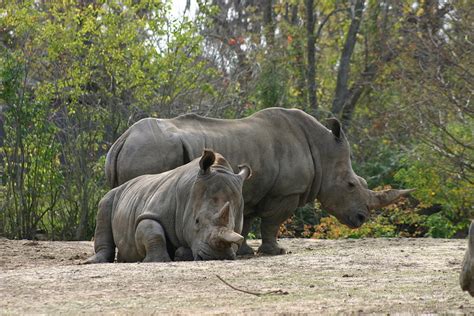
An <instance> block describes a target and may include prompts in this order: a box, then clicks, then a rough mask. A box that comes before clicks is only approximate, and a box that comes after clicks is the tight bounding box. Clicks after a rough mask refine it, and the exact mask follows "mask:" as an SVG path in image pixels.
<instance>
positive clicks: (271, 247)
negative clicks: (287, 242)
mask: <svg viewBox="0 0 474 316" xmlns="http://www.w3.org/2000/svg"><path fill="white" fill-rule="evenodd" d="M258 253H260V254H264V255H271V256H276V255H284V254H286V249H285V248H282V247H280V246H278V244H276V243H275V244H269V243H263V244H262V245H261V246H260V248H258Z"/></svg>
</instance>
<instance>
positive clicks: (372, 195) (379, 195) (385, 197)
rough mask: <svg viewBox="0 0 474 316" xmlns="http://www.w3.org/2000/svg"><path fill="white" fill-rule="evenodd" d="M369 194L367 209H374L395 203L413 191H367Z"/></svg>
mask: <svg viewBox="0 0 474 316" xmlns="http://www.w3.org/2000/svg"><path fill="white" fill-rule="evenodd" d="M367 191H368V192H369V201H368V203H367V206H368V207H369V209H376V208H380V207H383V206H387V205H390V204H392V203H393V202H395V201H396V200H397V199H398V198H400V197H402V196H405V195H407V194H409V193H411V192H413V191H415V189H407V190H396V189H389V190H383V191H372V190H367Z"/></svg>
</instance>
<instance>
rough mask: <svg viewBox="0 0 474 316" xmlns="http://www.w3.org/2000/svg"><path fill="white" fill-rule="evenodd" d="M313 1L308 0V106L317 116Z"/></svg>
mask: <svg viewBox="0 0 474 316" xmlns="http://www.w3.org/2000/svg"><path fill="white" fill-rule="evenodd" d="M313 2H314V1H313V0H306V32H307V53H308V66H307V67H308V72H307V78H306V80H307V86H308V106H309V109H310V111H311V112H312V113H311V114H312V115H316V113H317V110H318V99H317V96H316V56H315V35H314V26H315V24H316V19H315V17H314V12H313V4H314V3H313Z"/></svg>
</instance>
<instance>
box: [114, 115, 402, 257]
mask: <svg viewBox="0 0 474 316" xmlns="http://www.w3.org/2000/svg"><path fill="white" fill-rule="evenodd" d="M203 148H212V149H214V150H217V151H219V152H220V153H222V154H223V155H224V157H226V158H227V159H228V161H229V162H230V163H231V164H232V167H233V168H234V169H235V167H236V164H237V163H241V162H246V163H248V164H250V166H251V167H252V171H253V177H252V178H251V179H250V180H248V181H247V182H246V183H245V185H244V188H243V195H244V200H245V211H244V214H245V219H244V229H243V235H244V236H245V235H246V234H247V233H248V231H249V229H250V227H251V223H252V220H253V218H255V217H256V216H258V217H260V218H261V219H262V222H261V234H262V241H263V242H262V246H261V247H260V249H259V251H261V252H264V253H268V254H279V253H284V249H281V248H280V247H279V246H278V245H277V242H276V235H277V232H278V228H279V225H280V224H281V223H282V222H283V221H284V220H286V219H287V218H288V217H290V216H291V215H292V213H293V211H294V210H295V209H296V208H297V207H298V206H303V205H305V204H306V203H308V202H312V201H314V199H316V198H318V199H319V201H320V202H321V203H322V205H323V207H324V208H325V209H327V210H328V211H329V212H331V213H332V214H333V215H335V216H336V217H337V218H338V219H339V220H340V221H341V222H342V223H344V224H346V225H348V226H350V227H358V226H360V225H362V223H363V222H364V221H365V219H366V218H367V217H368V215H369V214H368V210H369V209H370V208H375V207H379V206H382V205H385V204H390V202H391V201H393V200H395V199H396V198H398V197H399V196H400V195H401V194H406V193H408V191H395V190H392V191H390V192H388V191H387V192H377V193H374V192H373V191H370V190H367V184H366V182H365V180H364V179H362V178H360V177H358V176H357V175H356V174H355V173H354V172H353V170H352V167H351V162H350V148H349V143H348V142H347V140H346V138H345V136H344V133H343V132H342V129H341V127H340V125H339V122H337V121H336V120H334V121H331V124H330V129H328V128H326V127H324V126H323V125H322V124H320V123H319V122H318V121H317V120H316V119H314V118H313V117H312V116H310V115H308V114H306V113H305V112H303V111H301V110H297V109H283V108H268V109H265V110H262V111H260V112H257V113H255V114H254V115H252V116H250V117H247V118H243V119H236V120H224V119H213V118H204V117H200V116H197V115H193V114H186V115H182V116H179V117H177V118H173V119H155V118H146V119H143V120H141V121H139V122H137V123H135V124H134V125H133V126H131V127H130V128H129V129H128V130H127V131H126V132H125V133H124V134H123V135H122V136H120V138H119V139H118V140H117V141H116V142H115V143H114V145H113V146H112V147H111V149H110V151H109V153H108V155H107V160H106V165H105V170H106V176H107V180H108V182H109V184H110V185H111V186H112V187H114V186H117V185H119V184H121V183H123V182H125V181H127V180H129V179H132V178H134V177H137V176H139V175H142V174H146V173H158V172H163V171H165V170H170V169H173V168H176V167H177V166H180V165H182V164H185V163H186V162H188V161H190V160H191V159H193V158H195V157H197V156H198V155H199V154H200V152H201V150H202V149H203ZM239 252H240V253H243V254H244V253H252V250H251V249H250V248H249V247H248V246H247V245H246V244H245V243H244V245H243V246H242V247H241V249H240V250H239Z"/></svg>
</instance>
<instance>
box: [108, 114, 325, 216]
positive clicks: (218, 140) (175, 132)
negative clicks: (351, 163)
mask: <svg viewBox="0 0 474 316" xmlns="http://www.w3.org/2000/svg"><path fill="white" fill-rule="evenodd" d="M315 131H316V134H324V133H327V129H325V128H324V127H323V126H322V125H321V124H319V123H318V122H317V121H316V120H315V119H313V118H312V117H310V116H309V115H308V114H305V113H304V112H303V111H300V110H291V109H282V108H269V109H265V110H262V111H259V112H257V113H255V114H254V115H252V116H249V117H247V118H243V119H235V120H226V119H213V118H205V117H200V116H197V115H193V114H186V115H182V116H179V117H177V118H173V119H152V118H149V119H143V120H141V121H139V122H137V123H136V124H135V125H133V126H132V127H131V128H130V130H129V131H127V133H128V134H129V135H128V136H127V140H126V142H125V143H124V145H123V148H122V150H121V152H120V155H119V157H118V158H117V173H118V174H119V175H118V178H119V183H123V182H124V181H127V180H129V179H132V178H133V177H136V176H139V175H141V174H149V173H158V172H163V171H166V170H170V169H172V168H175V167H176V166H179V165H182V164H185V163H187V162H188V161H191V160H192V159H194V158H197V157H199V156H200V155H201V153H202V150H203V149H204V148H211V149H213V150H216V151H218V152H220V153H221V154H222V155H223V156H224V157H226V158H227V159H228V161H229V162H230V163H231V165H232V168H233V169H234V170H237V165H238V164H241V163H248V164H249V165H250V166H251V167H252V171H253V176H252V178H250V179H249V180H248V181H246V182H245V184H244V187H243V195H244V200H245V205H246V209H247V208H255V207H256V206H257V205H258V204H259V203H261V202H262V203H263V202H264V201H263V200H264V199H266V198H271V197H273V196H287V195H292V194H298V195H300V200H299V204H300V205H303V204H305V203H306V202H307V201H310V200H314V198H315V194H316V191H317V188H318V181H319V179H316V177H315V170H316V167H315V164H316V163H317V159H315V157H314V156H315V155H316V156H317V155H318V153H317V152H315V150H314V148H313V149H312V148H311V146H310V145H311V144H310V143H311V140H310V139H309V138H311V137H313V135H312V133H314V132H315ZM308 137H309V138H308Z"/></svg>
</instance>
